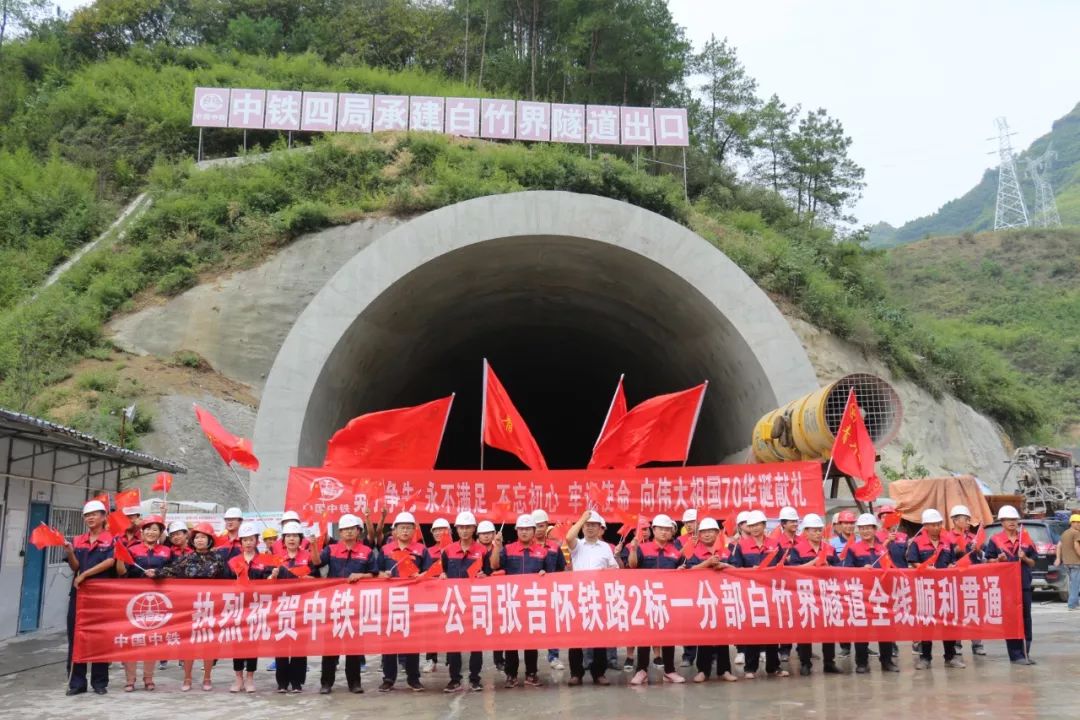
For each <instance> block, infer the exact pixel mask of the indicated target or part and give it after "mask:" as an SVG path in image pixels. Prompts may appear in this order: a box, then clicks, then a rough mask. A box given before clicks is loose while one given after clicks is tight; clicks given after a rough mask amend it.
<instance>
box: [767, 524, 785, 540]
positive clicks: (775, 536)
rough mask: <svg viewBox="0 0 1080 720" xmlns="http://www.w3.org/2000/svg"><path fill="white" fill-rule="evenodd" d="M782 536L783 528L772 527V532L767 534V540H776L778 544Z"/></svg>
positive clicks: (778, 526)
mask: <svg viewBox="0 0 1080 720" xmlns="http://www.w3.org/2000/svg"><path fill="white" fill-rule="evenodd" d="M783 536H784V528H783V527H781V526H780V525H777V526H776V527H774V528H773V531H772V532H771V533H769V539H770V540H776V541H777V542H779V541H780V538H782V537H783Z"/></svg>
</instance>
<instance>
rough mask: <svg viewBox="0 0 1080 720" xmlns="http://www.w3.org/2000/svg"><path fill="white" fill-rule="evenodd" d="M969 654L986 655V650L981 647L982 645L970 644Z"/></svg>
mask: <svg viewBox="0 0 1080 720" xmlns="http://www.w3.org/2000/svg"><path fill="white" fill-rule="evenodd" d="M971 654H972V655H986V648H984V647H983V644H982V643H979V644H978V645H976V644H975V643H972V644H971Z"/></svg>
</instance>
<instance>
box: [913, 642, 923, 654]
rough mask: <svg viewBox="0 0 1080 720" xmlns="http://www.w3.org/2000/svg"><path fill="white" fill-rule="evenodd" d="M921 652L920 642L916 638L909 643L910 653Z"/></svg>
mask: <svg viewBox="0 0 1080 720" xmlns="http://www.w3.org/2000/svg"><path fill="white" fill-rule="evenodd" d="M921 653H922V643H921V642H919V641H918V640H916V641H915V642H913V643H911V654H912V655H919V654H921Z"/></svg>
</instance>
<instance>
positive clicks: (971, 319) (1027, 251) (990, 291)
mask: <svg viewBox="0 0 1080 720" xmlns="http://www.w3.org/2000/svg"><path fill="white" fill-rule="evenodd" d="M888 268H889V272H888V275H887V277H888V280H889V286H890V289H891V291H892V292H893V293H894V294H895V296H896V297H897V298H898V299H899V300H901V301H902V302H904V303H905V304H907V305H908V306H910V307H911V308H912V310H913V316H914V317H915V319H916V321H917V322H920V323H923V324H925V325H926V327H927V328H928V329H929V330H930V331H931V332H933V333H935V334H938V335H940V336H941V337H943V338H947V339H948V341H949V342H952V343H959V344H970V345H982V346H986V347H989V348H992V349H993V350H994V351H995V352H996V353H998V354H999V355H1000V357H1001V358H1003V359H1004V360H1005V361H1007V362H1008V364H1009V365H1010V366H1011V367H1013V368H1015V369H1016V371H1017V372H1019V373H1021V374H1022V375H1023V378H1024V385H1025V386H1026V387H1027V389H1028V392H1029V393H1030V397H1031V398H1033V399H1036V400H1037V402H1038V404H1039V406H1040V407H1041V408H1044V410H1045V413H1046V417H1047V419H1048V421H1049V423H1050V427H1052V428H1053V429H1054V430H1055V431H1057V432H1056V434H1057V437H1056V438H1055V439H1056V440H1058V441H1064V442H1066V443H1070V444H1075V443H1076V440H1078V439H1080V229H1062V230H1011V231H1007V232H998V233H993V232H989V233H980V234H977V235H972V234H965V235H960V236H955V237H943V238H933V239H930V240H923V241H920V242H916V243H911V244H910V245H905V246H903V247H899V248H895V249H893V250H891V251H890V252H889V255H888Z"/></svg>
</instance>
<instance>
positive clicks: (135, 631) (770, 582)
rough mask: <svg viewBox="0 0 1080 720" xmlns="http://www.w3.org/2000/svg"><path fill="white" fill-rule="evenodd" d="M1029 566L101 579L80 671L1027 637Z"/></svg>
mask: <svg viewBox="0 0 1080 720" xmlns="http://www.w3.org/2000/svg"><path fill="white" fill-rule="evenodd" d="M1019 572H1020V569H1019V566H1018V565H1016V564H1015V563H1000V564H999V563H994V564H987V565H978V566H975V567H972V568H968V569H966V570H963V571H958V570H953V569H943V570H926V571H918V572H917V571H912V570H870V569H866V568H858V569H855V568H820V567H815V568H808V567H778V568H774V569H771V570H768V571H767V572H765V573H762V572H759V571H757V570H726V571H723V572H718V571H702V572H694V571H687V572H681V571H677V570H640V571H634V572H622V573H614V572H605V571H603V570H600V571H590V572H577V573H571V574H552V575H543V576H522V575H515V576H496V577H485V578H475V579H471V580H434V579H423V580H361V581H360V582H357V583H348V582H346V581H345V580H342V579H327V580H305V581H302V582H286V583H276V582H273V581H255V582H253V583H252V584H250V585H243V586H241V585H238V584H236V583H231V582H228V581H221V580H204V581H194V580H179V581H175V580H166V581H157V582H155V581H153V580H100V581H96V582H88V583H86V584H85V585H84V586H83V587H81V588H79V593H78V612H77V614H76V618H77V624H76V628H75V655H74V657H75V660H76V661H79V662H88V661H95V662H99V661H100V662H104V661H117V660H136V659H152V660H155V661H156V660H162V659H174V658H208V659H210V658H224V657H279V656H290V657H296V656H313V655H343V654H357V653H383V654H386V653H414V652H451V651H462V650H498V649H507V650H510V649H532V648H537V649H539V648H548V647H605V646H606V647H625V646H628V645H629V646H637V645H651V644H652V643H654V642H656V639H657V638H658V637H663V638H664V642H665V643H670V644H674V645H721V644H736V643H740V644H747V645H754V644H766V643H777V642H789V643H803V642H805V643H809V642H868V641H903V640H945V639H949V640H968V639H973V638H978V639H981V640H992V639H999V638H1010V637H1022V636H1023V631H1024V627H1023V613H1022V604H1021V597H1020V592H1021V591H1020V576H1019Z"/></svg>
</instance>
